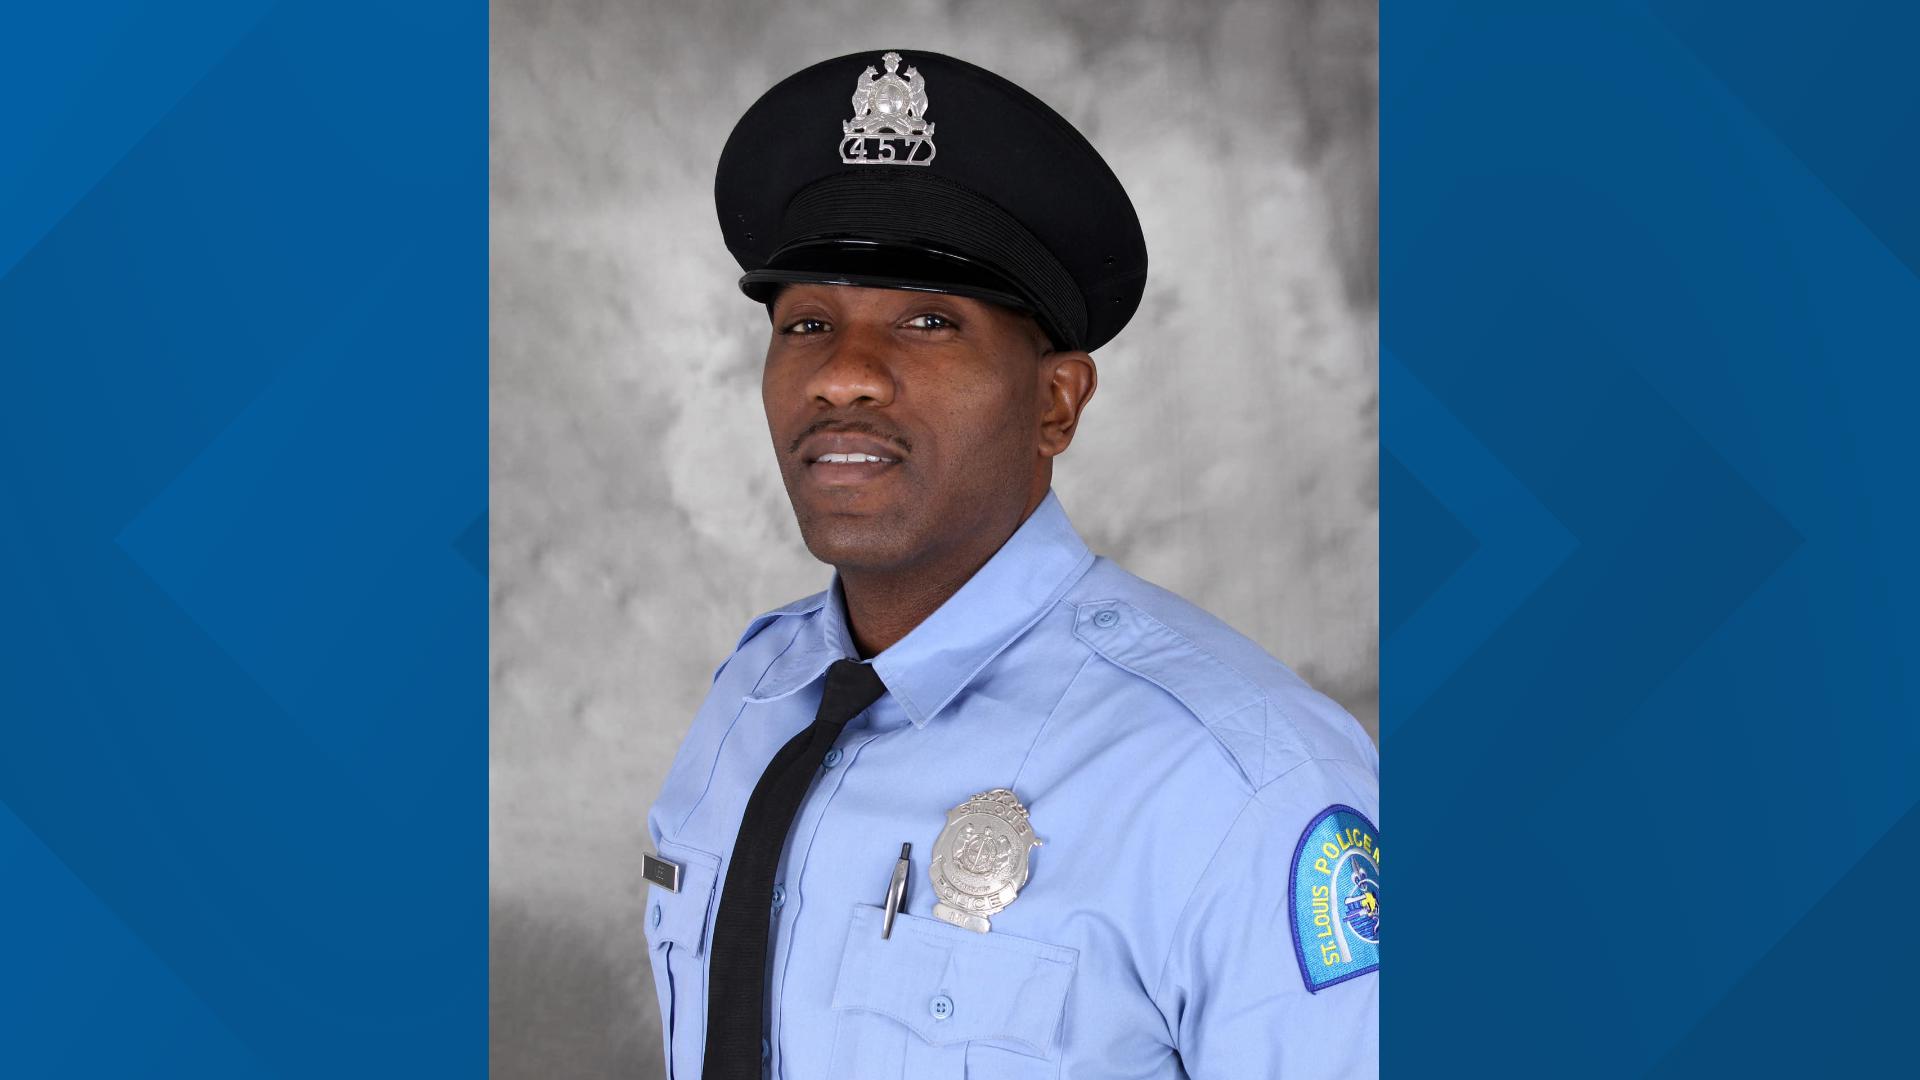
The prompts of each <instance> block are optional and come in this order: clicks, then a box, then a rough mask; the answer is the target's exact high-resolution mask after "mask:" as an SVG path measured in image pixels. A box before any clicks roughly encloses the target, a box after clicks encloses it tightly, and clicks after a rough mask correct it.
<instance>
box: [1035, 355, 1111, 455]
mask: <svg viewBox="0 0 1920 1080" xmlns="http://www.w3.org/2000/svg"><path fill="white" fill-rule="evenodd" d="M1040 380H1041V386H1040V400H1041V403H1042V404H1043V406H1044V408H1043V409H1042V411H1041V413H1040V456H1041V457H1043V458H1051V457H1057V456H1059V455H1060V454H1063V453H1065V452H1066V449H1067V447H1068V446H1069V445H1071V444H1072V442H1073V433H1074V432H1075V431H1077V430H1078V429H1079V426H1080V412H1081V410H1083V409H1085V408H1086V407H1087V402H1088V401H1090V400H1092V398H1093V391H1094V388H1095V387H1096V386H1098V385H1099V382H1100V377H1099V372H1098V370H1096V369H1095V367H1094V363H1093V357H1091V356H1088V355H1087V354H1086V353H1083V352H1075V351H1069V350H1062V351H1060V352H1050V353H1047V354H1045V355H1043V356H1041V357H1040Z"/></svg>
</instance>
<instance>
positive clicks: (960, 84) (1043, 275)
mask: <svg viewBox="0 0 1920 1080" xmlns="http://www.w3.org/2000/svg"><path fill="white" fill-rule="evenodd" d="M883 68H884V70H883ZM713 195H714V203H715V207H716V209H718V211H719V214H720V230H721V233H722V234H723V235H724V236H725V237H726V241H727V250H728V251H731V252H732V253H733V257H734V259H735V261H737V262H738V263H739V264H740V268H741V269H742V270H744V271H746V275H745V276H744V277H742V278H741V279H740V288H741V291H742V292H745V293H746V294H747V295H748V296H750V297H752V298H754V299H756V300H759V301H761V302H763V303H764V302H767V301H770V300H771V299H772V298H773V295H774V294H775V293H776V292H778V291H779V288H780V286H782V285H786V284H792V283H796V282H818V283H827V284H839V285H866V286H872V287H876V288H889V289H920V290H926V291H929V292H944V293H954V294H957V295H961V296H970V297H975V298H978V299H982V300H989V301H993V302H995V303H999V304H1004V305H1006V306H1008V307H1012V308H1015V309H1017V310H1020V311H1023V312H1026V313H1028V314H1031V315H1033V316H1034V317H1035V318H1036V319H1038V320H1039V322H1040V325H1041V327H1042V328H1043V329H1045V330H1046V332H1047V334H1048V336H1049V337H1051V338H1052V339H1053V342H1054V344H1055V346H1057V347H1060V348H1070V349H1087V350H1091V349H1097V348H1099V347H1100V346H1102V345H1104V344H1106V343H1107V342H1108V341H1110V340H1112V338H1113V336H1114V335H1115V334H1117V333H1119V332H1120V328H1121V327H1123V326H1125V325H1126V324H1127V320H1128V319H1130V318H1132V317H1133V313H1134V311H1135V309H1137V308H1138V307H1139V306H1140V294H1141V291H1142V290H1143V289H1144V288H1145V287H1146V280H1147V246H1146V240H1145V238H1144V237H1142V236H1141V234H1140V219H1139V217H1138V216H1137V215H1136V214H1135V213H1134V210H1133V203H1132V202H1131V201H1129V200H1128V198H1127V193H1126V191H1125V189H1123V188H1122V187H1121V186H1120V181H1119V179H1118V178H1116V177H1115V176H1114V175H1113V170H1112V169H1110V168H1108V167H1107V163H1106V162H1105V161H1103V160H1101V157H1100V155H1099V153H1098V152H1096V151H1095V150H1094V148H1093V146H1092V145H1091V144H1089V143H1088V142H1087V140H1086V138H1085V137H1084V136H1082V135H1081V134H1080V133H1079V132H1078V131H1075V130H1074V128H1073V125H1071V124H1069V123H1067V121H1066V120H1065V119H1063V118H1062V117H1061V116H1060V114H1059V113H1056V112H1054V111H1053V110H1052V109H1050V108H1048V107H1047V105H1046V104H1045V103H1044V102H1042V101H1041V100H1040V99H1039V98H1036V97H1034V96H1033V95H1032V94H1029V93H1027V92H1026V91H1025V90H1022V89H1020V88H1019V87H1018V86H1015V85H1014V84H1012V83H1010V82H1008V81H1007V80H1005V79H1003V78H1001V77H1000V76H998V75H995V74H994V73H993V72H991V71H988V70H986V69H985V68H981V67H977V66H975V65H973V64H969V63H967V62H966V61H964V60H956V59H954V58H953V57H950V56H941V55H940V54H938V53H930V52H918V51H906V52H898V51H893V52H886V53H885V54H884V55H883V54H882V53H881V52H866V53H853V54H851V55H848V56H842V57H839V58H837V59H833V60H826V61H823V62H821V63H818V64H815V65H813V66H812V67H810V68H807V69H806V70H805V71H801V72H799V73H797V74H794V75H791V76H789V77H788V78H786V79H784V80H782V81H781V82H780V83H779V84H778V85H776V86H775V87H774V88H773V89H771V90H769V91H767V92H766V93H765V94H764V95H762V96H761V98H760V100H759V101H756V102H754V104H753V106H752V107H751V108H749V109H748V110H747V112H746V115H744V116H742V117H741V118H740V122H739V123H738V124H736V125H735V126H734V129H733V134H732V135H731V136H729V137H728V138H727V145H726V148H725V149H723V150H722V151H721V152H720V168H719V171H718V173H717V175H716V176H715V177H714V183H713Z"/></svg>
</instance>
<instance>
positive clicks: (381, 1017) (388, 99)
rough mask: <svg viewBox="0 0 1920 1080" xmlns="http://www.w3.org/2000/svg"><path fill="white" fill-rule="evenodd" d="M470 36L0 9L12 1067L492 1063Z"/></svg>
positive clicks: (472, 24)
mask: <svg viewBox="0 0 1920 1080" xmlns="http://www.w3.org/2000/svg"><path fill="white" fill-rule="evenodd" d="M484 20H485V15H484V8H480V9H467V8H464V7H460V6H457V5H452V4H435V5H405V6H395V5H375V4H324V5H322V4H304V3H281V4H270V3H259V2H228V3H212V4H192V5H156V4H138V3H118V4H115V3H104V4H90V5H84V6H65V5H36V6H16V9H14V10H10V11H9V13H8V16H7V18H6V20H5V23H6V26H5V29H4V30H3V31H0V101H4V102H5V104H4V106H0V208H4V209H3V210H0V377H3V378H4V384H0V621H3V622H4V626H5V630H4V648H3V649H0V915H3V916H4V918H0V1048H3V1049H0V1056H3V1057H4V1060H3V1061H0V1073H3V1074H5V1075H7V1076H18V1077H38V1076H115V1077H120V1076H191V1077H227V1076H235V1077H238V1076H282V1077H307V1076H311V1077H342V1076H357V1077H372V1076H407V1077H419V1076H429V1075H432V1076H438V1075H469V1076H472V1075H481V1074H482V1073H483V1072H484V1069H485V1067H486V1038H485V1026H486V1013H485V1007H486V1006H485V1002H486V998H485V978H486V827H487V824H486V823H487V812H486V740H487V726H486V698H485V692H486V690H485V688H486V677H485V671H486V667H485V665H486V640H487V638H486V579H485V556H484V552H485V534H486V526H485V520H486V518H485V511H486V497H487V490H486V461H487V449H486V437H487V427H486V425H487V403H486V375H487V372H486V302H487V285H486V282H487V278H486V260H487V243H486V211H487V204H486V192H487V160H486V100H487V98H486V77H487V59H486V48H485V46H486V27H485V21H484ZM476 536H477V538H478V539H477V542H476V540H475V537H476ZM476 546H477V549H478V553H479V558H478V561H477V563H476V559H475V549H476Z"/></svg>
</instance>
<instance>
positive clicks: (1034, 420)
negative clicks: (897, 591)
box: [761, 285, 1092, 572]
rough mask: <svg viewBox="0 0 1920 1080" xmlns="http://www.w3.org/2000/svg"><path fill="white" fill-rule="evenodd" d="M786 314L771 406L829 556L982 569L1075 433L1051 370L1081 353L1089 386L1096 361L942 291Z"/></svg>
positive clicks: (798, 508) (1039, 492) (771, 381)
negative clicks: (1058, 418)
mask: <svg viewBox="0 0 1920 1080" xmlns="http://www.w3.org/2000/svg"><path fill="white" fill-rule="evenodd" d="M772 314H773V334H772V339H771V341H770V342H769V343H768V345H767V362H766V369H765V372H764V374H763V378H762V382H761V396H762V398H763V400H764V402H765V405H766V409H767V426H768V428H769V429H770V431H771V433H772V435H773V446H774V452H775V454H776V455H777V456H778V458H779V461H780V474H781V477H782V479H783V480H785V482H786V486H787V496H788V497H789V498H790V499H791V500H792V501H793V511H794V516H795V517H796V518H798V519H799V523H800V532H801V535H802V536H803V537H804V538H805V539H806V543H807V548H808V550H810V551H812V552H813V554H814V557H815V558H818V559H820V560H821V561H822V562H826V563H830V564H832V565H834V566H836V567H839V568H840V569H842V570H866V571H877V572H899V571H903V570H909V571H910V570H913V569H915V568H916V567H928V568H933V567H939V566H942V565H944V564H945V563H947V562H956V561H957V562H964V561H966V560H967V559H968V558H969V557H970V556H977V557H976V558H975V559H974V562H975V565H976V566H977V564H978V562H981V561H984V560H985V558H986V557H987V556H988V555H990V554H991V553H992V550H994V548H997V546H998V544H999V543H1000V542H1001V541H1002V540H1004V539H1005V538H1006V536H1007V535H1008V534H1009V533H1011V531H1012V529H1013V528H1014V526H1016V525H1017V524H1018V523H1019V521H1020V520H1021V518H1023V517H1024V516H1025V514H1026V513H1027V511H1029V510H1031V509H1032V507H1033V506H1034V505H1037V504H1038V502H1039V501H1040V499H1041V498H1042V497H1044V496H1045V494H1046V489H1047V483H1048V480H1049V478H1050V475H1051V474H1050V470H1049V468H1048V462H1049V461H1050V459H1051V457H1052V456H1053V454H1056V453H1058V452H1059V451H1060V450H1063V449H1065V445H1066V443H1065V439H1070V438H1071V431H1072V423H1071V417H1069V419H1068V422H1067V423H1066V424H1065V425H1064V427H1062V426H1061V425H1059V424H1058V423H1056V422H1053V421H1050V419H1049V417H1050V416H1052V415H1053V414H1056V413H1058V412H1059V408H1058V403H1057V399H1058V398H1059V396H1060V395H1059V394H1058V392H1057V389H1056V383H1057V381H1058V380H1057V379H1056V378H1055V377H1054V373H1053V370H1052V369H1053V368H1054V367H1055V366H1056V364H1055V363H1053V362H1052V361H1053V358H1054V357H1061V356H1064V357H1078V358H1080V360H1083V361H1085V363H1086V369H1087V378H1088V380H1090V378H1091V369H1092V365H1091V361H1086V360H1085V354H1083V353H1067V354H1057V353H1056V354H1052V355H1051V356H1049V355H1047V351H1048V346H1047V343H1046V338H1045V337H1044V335H1042V334H1041V332H1040V330H1039V328H1038V326H1037V325H1036V324H1035V323H1034V321H1033V320H1032V319H1030V318H1028V317H1026V316H1023V315H1020V314H1017V313H1015V312H1013V311H1011V310H1009V309H1007V308H1003V307H1000V306H998V305H995V304H989V303H986V302H984V301H978V300H970V299H966V298H964V297H958V296H946V295H941V294H935V293H925V292H911V291H905V290H898V289H867V288H856V287H852V286H846V285H793V286H788V287H787V288H786V289H784V290H782V292H781V293H780V295H779V297H778V299H777V300H776V301H775V303H774V306H773V312H772ZM1090 393H1091V385H1090V381H1089V384H1088V385H1087V387H1086V390H1085V392H1084V393H1082V394H1080V395H1079V400H1078V401H1076V402H1074V403H1073V405H1072V408H1071V409H1070V410H1069V411H1070V413H1072V414H1075V415H1077V413H1078V404H1079V403H1080V402H1083V401H1084V399H1085V397H1086V396H1087V394H1090ZM1062 436H1064V438H1063V437H1062ZM983 540H984V541H990V542H991V544H992V545H993V546H992V547H988V548H986V549H985V551H979V552H976V551H974V549H976V548H979V547H980V546H981V544H982V543H983Z"/></svg>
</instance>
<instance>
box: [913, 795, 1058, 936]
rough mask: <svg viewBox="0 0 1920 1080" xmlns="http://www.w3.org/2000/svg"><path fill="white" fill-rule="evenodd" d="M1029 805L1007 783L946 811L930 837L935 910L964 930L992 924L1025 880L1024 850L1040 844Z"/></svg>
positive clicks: (984, 929) (983, 930)
mask: <svg viewBox="0 0 1920 1080" xmlns="http://www.w3.org/2000/svg"><path fill="white" fill-rule="evenodd" d="M1040 843H1041V841H1040V838H1039V837H1037V836H1035V835H1033V825H1032V824H1031V823H1029V822H1028V820H1027V808H1026V807H1024V806H1021V805H1020V800H1019V798H1018V797H1016V796H1015V795H1014V793H1013V792H1011V791H1009V790H1007V789H1006V788H994V789H993V790H992V791H983V792H981V793H980V794H978V795H975V796H973V797H972V798H970V799H968V800H967V801H966V802H963V803H961V804H960V805H959V806H956V807H954V808H953V809H952V810H949V811H947V827H946V828H945V829H942V830H941V831H940V839H938V840H936V841H934V845H933V863H932V865H930V866H929V867H927V875H928V876H929V877H931V878H933V891H934V895H936V896H938V897H939V898H940V902H939V903H936V904H934V905H933V914H934V915H935V916H936V917H937V918H940V919H942V920H944V921H946V922H950V923H952V924H953V925H955V926H959V927H963V928H965V929H968V930H974V931H978V932H979V933H982V934H984V933H986V932H987V931H988V930H990V929H992V924H991V923H989V922H988V921H987V916H989V915H995V914H998V913H999V912H1000V911H1001V910H1002V909H1003V908H1005V907H1006V906H1007V905H1008V904H1011V903H1013V901H1014V897H1016V896H1018V895H1019V893H1020V887H1021V886H1023V885H1025V884H1026V883H1027V852H1028V851H1030V850H1032V849H1033V848H1037V847H1039V846H1040Z"/></svg>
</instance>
